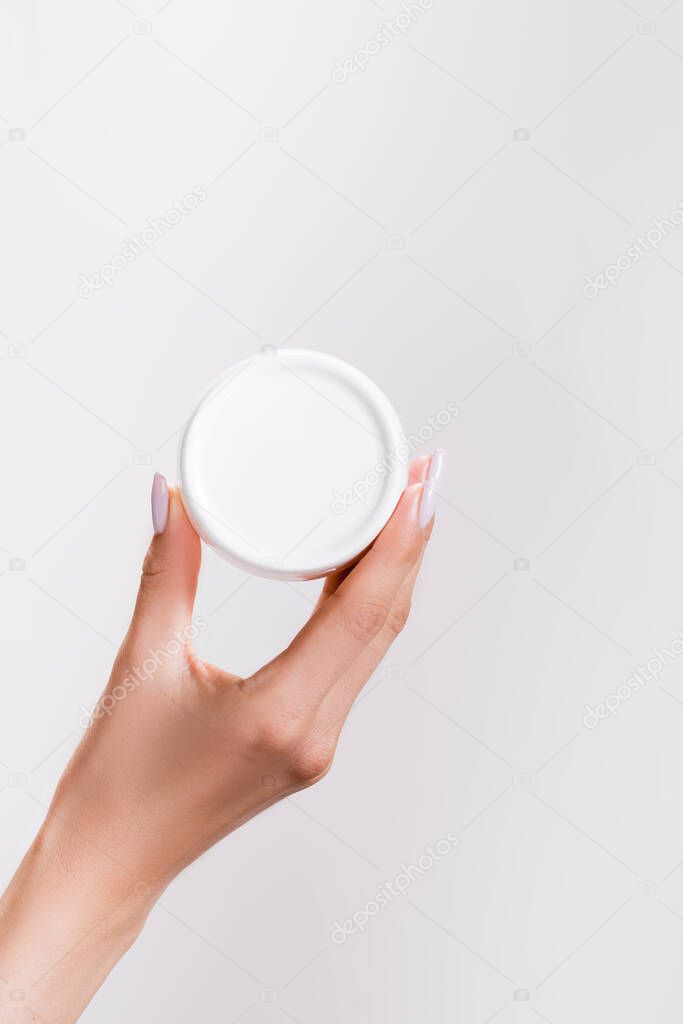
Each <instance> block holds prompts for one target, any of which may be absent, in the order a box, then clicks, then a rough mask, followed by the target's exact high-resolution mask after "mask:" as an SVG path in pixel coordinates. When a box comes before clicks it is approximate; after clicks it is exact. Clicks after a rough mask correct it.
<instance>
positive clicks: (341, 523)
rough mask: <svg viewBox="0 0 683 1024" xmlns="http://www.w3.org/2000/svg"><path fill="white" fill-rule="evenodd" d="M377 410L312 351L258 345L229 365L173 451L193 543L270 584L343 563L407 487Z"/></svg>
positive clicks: (396, 440)
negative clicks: (197, 537)
mask: <svg viewBox="0 0 683 1024" xmlns="http://www.w3.org/2000/svg"><path fill="white" fill-rule="evenodd" d="M407 447H408V446H407V445H406V443H405V436H404V434H403V432H402V430H401V425H400V422H399V419H398V416H397V415H396V413H395V411H394V409H393V408H392V406H391V404H390V402H389V400H388V399H387V398H386V396H385V395H384V394H383V393H382V392H381V391H380V389H379V388H378V387H377V385H376V384H374V383H373V382H372V381H371V380H370V379H369V378H368V377H366V376H365V374H363V373H361V372H360V371H359V370H357V369H356V368H355V367H353V366H350V365H349V364H348V363H345V362H342V361H341V360H340V359H336V358H334V357H332V356H329V355H325V354H323V353H321V352H314V351H308V350H306V349H275V348H272V347H270V346H265V347H264V348H263V349H262V350H261V352H260V353H259V354H258V355H254V356H250V357H249V358H248V359H244V360H243V361H242V362H240V363H237V364H236V365H234V366H232V367H230V369H228V370H227V371H226V372H225V373H224V374H223V375H222V376H221V377H220V378H219V379H218V380H217V381H216V382H215V383H214V384H213V386H212V387H211V388H210V390H209V391H208V392H207V393H206V394H205V396H204V397H203V398H202V400H201V402H200V403H199V405H198V406H197V408H196V410H195V411H194V413H193V414H192V416H191V418H190V420H189V421H188V423H187V426H186V428H185V431H184V435H183V438H182V441H181V446H180V466H179V477H180V487H181V493H182V498H183V503H184V505H185V509H186V511H187V514H188V516H189V518H190V520H191V522H192V524H193V526H194V527H195V529H196V530H197V532H198V533H199V535H200V536H201V537H202V538H203V539H204V540H205V541H206V543H207V544H209V545H210V546H211V547H212V548H214V549H215V550H216V551H217V552H218V553H219V554H221V555H222V556H223V557H225V558H227V559H228V560H229V561H231V562H233V563H234V564H236V565H238V566H239V567H240V568H242V569H244V570H246V571H248V572H252V573H257V574H259V575H262V576H268V577H270V578H272V579H281V580H305V579H315V578H317V577H320V576H325V575H327V574H329V573H331V572H334V571H335V570H336V569H340V568H343V567H344V566H347V565H350V564H352V563H353V562H354V561H355V560H356V559H357V558H358V556H359V555H360V554H361V553H362V552H363V551H365V549H366V548H367V547H368V546H369V545H370V544H371V543H372V541H373V540H374V539H375V537H376V536H377V534H378V533H379V532H380V530H381V529H382V527H383V526H384V525H385V523H386V522H387V520H388V519H389V517H390V516H391V513H392V512H393V510H394V508H395V507H396V504H397V502H398V500H399V498H400V496H401V493H402V492H403V490H404V488H405V486H406V483H407V477H408V467H407V461H408V459H407V456H408V451H407Z"/></svg>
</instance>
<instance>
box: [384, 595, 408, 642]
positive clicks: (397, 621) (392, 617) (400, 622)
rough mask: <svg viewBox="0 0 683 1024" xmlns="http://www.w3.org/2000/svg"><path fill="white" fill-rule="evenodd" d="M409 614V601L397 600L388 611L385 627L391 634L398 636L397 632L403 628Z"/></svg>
mask: <svg viewBox="0 0 683 1024" xmlns="http://www.w3.org/2000/svg"><path fill="white" fill-rule="evenodd" d="M409 616H410V601H409V600H406V601H404V600H399V601H397V602H396V604H395V605H394V607H393V608H392V609H391V612H390V613H389V617H388V619H387V629H388V630H389V632H390V634H391V635H392V636H398V634H399V633H400V632H401V631H402V630H403V629H404V628H405V625H406V623H407V621H408V617H409Z"/></svg>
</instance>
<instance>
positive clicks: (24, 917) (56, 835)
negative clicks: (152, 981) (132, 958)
mask: <svg viewBox="0 0 683 1024" xmlns="http://www.w3.org/2000/svg"><path fill="white" fill-rule="evenodd" d="M150 906H151V897H150V896H149V895H148V894H147V893H145V892H140V887H139V886H137V887H136V885H135V882H134V881H132V879H131V878H130V877H127V873H126V872H120V873H118V872H112V870H111V866H110V864H109V863H106V857H104V856H103V855H98V854H97V852H96V851H94V850H93V849H92V848H89V847H88V844H87V843H78V842H75V841H74V835H73V833H70V832H69V829H68V826H63V825H61V824H60V823H59V822H58V821H57V820H55V819H54V818H51V817H50V816H48V820H47V822H46V824H45V825H44V826H43V828H42V829H41V832H40V834H39V835H38V837H37V838H36V840H35V842H34V843H33V844H32V846H31V848H30V850H29V851H28V853H27V854H26V856H25V857H24V860H23V861H22V863H21V865H20V867H19V869H18V871H17V873H16V874H15V876H14V878H13V879H12V881H11V883H10V885H9V887H8V889H7V891H6V892H5V894H4V896H3V897H2V899H1V900H0V993H1V995H0V1022H2V1024H24V1022H27V1021H32V1020H45V1021H47V1022H49V1024H70V1022H72V1021H75V1020H77V1019H78V1017H79V1015H80V1014H81V1013H82V1011H83V1009H84V1008H85V1006H87V1004H88V1002H89V1001H90V999H91V998H92V996H93V995H94V993H95V992H96V991H97V989H98V988H99V987H100V985H101V984H102V982H103V981H104V979H105V978H106V976H107V975H108V974H109V972H110V971H111V969H112V968H113V967H114V965H115V964H116V963H117V961H118V960H119V959H120V958H121V957H122V956H123V954H124V953H125V952H126V950H127V949H128V948H129V946H130V945H131V943H132V942H133V941H134V939H135V938H136V936H137V935H138V934H139V932H140V930H141V928H142V926H143V924H144V921H145V919H146V916H147V914H148V913H149V909H150Z"/></svg>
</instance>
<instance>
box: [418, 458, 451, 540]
mask: <svg viewBox="0 0 683 1024" xmlns="http://www.w3.org/2000/svg"><path fill="white" fill-rule="evenodd" d="M446 459H447V453H446V451H445V450H444V449H443V448H437V449H436V451H435V452H434V454H433V455H432V461H431V462H430V464H429V473H428V474H427V479H426V481H425V485H424V491H423V494H422V500H421V501H420V526H421V527H422V529H423V530H425V529H426V528H427V527H428V526H429V524H430V523H431V521H432V519H433V518H434V513H435V512H436V499H437V497H438V493H437V488H438V486H439V484H440V483H441V481H442V480H443V474H444V469H445V467H446Z"/></svg>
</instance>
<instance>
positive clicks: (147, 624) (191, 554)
mask: <svg viewBox="0 0 683 1024" xmlns="http://www.w3.org/2000/svg"><path fill="white" fill-rule="evenodd" d="M152 523H153V526H154V537H153V539H152V543H151V544H150V546H149V550H148V552H147V555H146V557H145V561H144V564H143V566H142V579H141V580H140V590H139V592H138V597H137V601H136V603H135V612H134V614H133V622H132V629H133V630H134V631H135V632H138V631H139V630H143V631H144V632H145V634H146V635H148V636H150V641H163V638H164V637H165V636H170V635H171V634H172V633H173V632H174V631H175V630H182V629H184V628H185V627H186V626H187V625H188V623H189V622H190V620H191V618H192V609H193V607H194V599H195V593H196V591H197V576H198V574H199V565H200V562H201V543H200V540H199V537H198V536H197V534H196V533H195V531H194V529H193V527H192V525H191V524H190V521H189V519H188V518H187V515H186V513H185V509H184V508H183V503H182V500H181V498H180V494H179V492H178V490H177V489H176V488H169V486H168V484H167V482H166V478H165V477H163V476H161V474H160V473H156V474H155V475H154V483H153V484H152Z"/></svg>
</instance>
